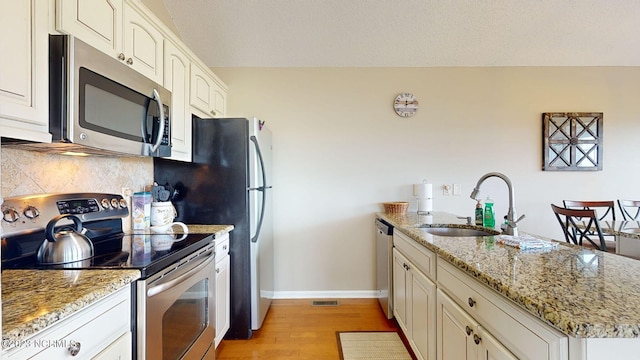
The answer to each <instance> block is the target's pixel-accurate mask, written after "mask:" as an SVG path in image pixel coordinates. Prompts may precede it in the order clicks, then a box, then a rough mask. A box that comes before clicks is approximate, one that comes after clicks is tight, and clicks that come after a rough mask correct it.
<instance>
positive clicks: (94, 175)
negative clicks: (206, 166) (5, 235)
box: [0, 148, 153, 197]
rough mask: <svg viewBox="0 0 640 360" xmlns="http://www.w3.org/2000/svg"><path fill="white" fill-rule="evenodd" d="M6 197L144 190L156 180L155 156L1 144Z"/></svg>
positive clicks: (3, 183) (3, 192)
mask: <svg viewBox="0 0 640 360" xmlns="http://www.w3.org/2000/svg"><path fill="white" fill-rule="evenodd" d="M0 151H1V154H0V159H2V171H0V174H1V176H2V186H1V189H2V197H10V196H17V195H27V194H37V193H66V192H104V193H113V194H120V193H121V192H122V189H123V188H129V189H132V190H133V191H142V190H143V189H144V187H145V186H146V185H149V184H151V183H153V159H152V158H146V157H122V158H118V157H100V156H89V157H73V156H66V155H59V154H47V153H40V152H35V151H27V150H20V149H8V148H0Z"/></svg>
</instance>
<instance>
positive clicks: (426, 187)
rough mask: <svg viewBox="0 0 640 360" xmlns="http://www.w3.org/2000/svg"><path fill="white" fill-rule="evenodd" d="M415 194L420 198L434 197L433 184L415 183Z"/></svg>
mask: <svg viewBox="0 0 640 360" xmlns="http://www.w3.org/2000/svg"><path fill="white" fill-rule="evenodd" d="M413 196H415V197H418V198H432V197H433V185H432V184H425V183H422V184H413Z"/></svg>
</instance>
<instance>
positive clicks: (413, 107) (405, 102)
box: [393, 93, 418, 117]
mask: <svg viewBox="0 0 640 360" xmlns="http://www.w3.org/2000/svg"><path fill="white" fill-rule="evenodd" d="M393 109H394V110H395V111H396V114H398V115H400V116H402V117H409V116H413V115H415V113H416V111H418V100H417V99H416V97H415V96H413V94H411V93H402V94H399V95H398V96H396V100H395V101H394V102H393Z"/></svg>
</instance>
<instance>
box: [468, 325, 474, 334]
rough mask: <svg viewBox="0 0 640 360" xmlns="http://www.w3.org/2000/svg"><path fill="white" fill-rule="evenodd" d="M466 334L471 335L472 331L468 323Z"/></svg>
mask: <svg viewBox="0 0 640 360" xmlns="http://www.w3.org/2000/svg"><path fill="white" fill-rule="evenodd" d="M466 330H467V335H471V333H472V332H473V330H471V328H470V327H469V325H467V328H466Z"/></svg>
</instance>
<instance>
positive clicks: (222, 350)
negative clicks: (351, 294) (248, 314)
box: [216, 299, 398, 360]
mask: <svg viewBox="0 0 640 360" xmlns="http://www.w3.org/2000/svg"><path fill="white" fill-rule="evenodd" d="M338 302H339V305H338V306H312V305H311V300H309V299H303V300H300V299H296V300H274V301H273V303H272V304H271V308H270V309H269V312H268V313H267V317H266V318H265V320H264V323H263V325H262V328H261V329H260V330H258V331H255V332H254V333H253V337H252V338H251V339H249V340H222V342H221V343H220V345H219V346H218V349H217V350H216V360H239V359H242V360H246V359H283V360H288V359H298V360H307V359H308V360H310V359H314V360H322V359H339V358H340V355H339V353H338V343H337V340H336V331H396V330H397V329H398V326H397V323H396V322H395V321H394V320H387V318H386V317H385V316H384V313H383V312H382V310H381V309H380V305H379V304H378V301H377V300H376V299H339V300H338Z"/></svg>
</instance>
